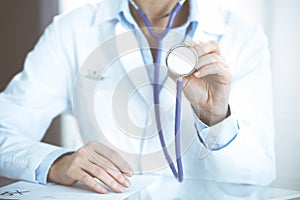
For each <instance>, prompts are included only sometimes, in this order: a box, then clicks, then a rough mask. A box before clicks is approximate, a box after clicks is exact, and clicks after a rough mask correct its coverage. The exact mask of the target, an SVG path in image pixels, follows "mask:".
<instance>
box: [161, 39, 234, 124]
mask: <svg viewBox="0 0 300 200" xmlns="http://www.w3.org/2000/svg"><path fill="white" fill-rule="evenodd" d="M171 52H172V53H171ZM195 54H196V57H195ZM183 58H184V59H185V60H186V61H187V60H188V61H189V62H185V61H184V60H183ZM166 59H167V60H166V64H167V66H168V68H169V70H170V71H171V72H172V73H170V77H172V79H173V80H181V79H183V92H184V94H185V96H186V97H187V99H188V100H189V102H190V103H191V105H192V106H193V108H194V110H195V112H196V113H197V115H198V117H199V118H200V119H201V120H202V121H203V122H204V123H206V124H207V125H214V124H216V123H218V122H220V121H222V120H223V119H225V118H226V116H227V114H228V98H229V93H230V83H231V72H230V69H229V66H228V64H227V63H226V61H225V59H224V58H223V56H222V55H221V52H220V49H219V45H218V44H217V43H216V42H215V41H209V42H206V43H203V42H194V41H188V42H185V43H183V44H182V45H177V46H175V47H173V48H171V49H170V51H169V53H168V54H167V58H166ZM180 60H182V61H180ZM178 63H182V64H181V67H178ZM182 68H184V69H185V70H183V69H182ZM177 77H179V79H178V78H177Z"/></svg>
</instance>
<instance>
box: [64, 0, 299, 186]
mask: <svg viewBox="0 0 300 200" xmlns="http://www.w3.org/2000/svg"><path fill="white" fill-rule="evenodd" d="M89 1H92V2H94V1H98V0H89ZM219 1H220V2H221V3H222V4H224V5H225V6H226V7H229V8H231V9H232V10H233V12H235V13H237V14H239V15H241V16H244V17H246V18H250V19H253V20H254V21H256V22H258V23H260V24H261V25H262V26H263V28H264V30H265V32H266V34H267V36H268V38H269V42H270V50H271V67H272V73H273V90H274V115H275V116H274V120H275V131H276V144H275V145H276V159H277V179H276V181H275V182H274V185H275V186H277V187H283V188H290V189H298V190H300V145H299V144H300V106H299V104H300V64H299V61H298V60H299V59H300V56H299V55H298V54H300V1H299V0H285V1H283V0H219ZM83 2H87V0H61V8H62V11H66V10H69V9H70V8H72V7H74V6H75V7H76V6H78V5H80V4H82V3H83ZM262 98H263V97H262ZM72 120H73V119H72V118H70V117H67V118H65V119H64V122H65V123H63V124H64V125H63V131H64V132H65V133H67V134H68V137H64V138H65V139H63V140H64V142H65V145H66V146H67V147H77V146H79V145H80V143H79V142H78V135H77V134H78V133H77V131H76V127H75V128H74V126H75V125H74V123H73V122H72ZM72 129H73V130H72ZM70 130H71V131H70ZM70 134H71V135H74V136H73V137H72V138H70Z"/></svg>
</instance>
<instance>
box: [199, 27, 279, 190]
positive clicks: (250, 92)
mask: <svg viewBox="0 0 300 200" xmlns="http://www.w3.org/2000/svg"><path fill="white" fill-rule="evenodd" d="M241 26H243V25H241ZM243 27H244V28H243V29H242V30H240V32H239V33H237V34H236V37H235V38H234V39H231V40H229V41H230V42H229V43H231V44H229V45H228V47H229V48H228V50H229V51H230V48H233V49H234V48H235V49H237V51H236V52H235V55H237V57H236V61H235V63H234V65H235V66H231V67H232V73H233V79H232V84H231V93H230V99H229V104H230V107H231V109H232V110H233V111H234V115H235V117H234V118H236V120H237V123H238V127H239V130H238V133H237V136H236V138H235V139H234V140H233V141H232V142H231V143H230V144H229V145H227V146H226V147H224V148H221V149H219V150H217V151H211V152H210V153H209V154H208V155H207V156H206V157H205V158H203V162H204V165H205V168H206V170H207V172H208V174H209V176H210V177H211V178H212V179H214V180H217V181H221V182H234V183H247V184H259V185H267V184H270V183H271V181H273V180H274V178H275V156H274V127H273V111H272V107H273V106H272V85H271V82H272V80H271V72H270V68H269V51H268V42H267V39H266V37H265V36H264V34H263V32H262V30H261V29H260V28H259V27H258V26H256V25H249V26H247V27H245V26H243ZM224 37H226V36H224ZM241 38H242V39H241ZM225 39H226V38H224V40H225ZM237 43H238V44H237ZM236 46H238V48H237V47H236ZM222 123H224V122H222ZM225 123H233V121H232V120H228V121H227V122H225ZM223 126H225V125H224V124H223ZM221 127H222V126H221ZM202 130H203V129H202ZM229 130H230V129H226V128H219V131H220V133H219V134H220V135H221V136H222V135H223V136H224V135H229V136H230V137H231V136H232V135H234V134H235V133H232V132H228V131H229ZM231 130H232V131H236V129H231ZM200 131H201V130H200ZM222 131H223V132H222ZM226 131H227V132H226ZM211 135H212V137H210V136H211ZM213 136H214V134H213V131H212V133H210V132H208V133H207V136H206V138H205V139H206V141H207V140H209V141H213V140H214V139H215V140H217V139H218V137H216V138H213ZM215 143H217V141H215Z"/></svg>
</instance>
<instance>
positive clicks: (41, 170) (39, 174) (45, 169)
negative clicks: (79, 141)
mask: <svg viewBox="0 0 300 200" xmlns="http://www.w3.org/2000/svg"><path fill="white" fill-rule="evenodd" d="M71 153H74V151H70V150H67V149H57V150H55V151H53V152H52V153H50V154H49V155H48V156H46V157H45V159H44V160H43V161H42V162H41V164H40V165H39V167H38V168H37V169H36V170H35V177H36V181H37V182H38V183H41V184H47V177H48V173H49V170H50V167H51V166H52V164H53V163H54V162H55V160H56V159H58V158H59V157H60V156H62V155H65V154H71Z"/></svg>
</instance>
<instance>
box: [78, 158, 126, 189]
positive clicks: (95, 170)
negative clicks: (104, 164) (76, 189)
mask: <svg viewBox="0 0 300 200" xmlns="http://www.w3.org/2000/svg"><path fill="white" fill-rule="evenodd" d="M82 169H83V170H84V171H86V172H87V173H88V174H89V176H90V177H95V178H97V179H99V180H100V181H101V182H103V183H104V184H105V185H107V186H108V187H110V188H111V189H112V190H114V191H115V192H118V193H122V192H123V191H124V187H123V186H122V185H120V184H119V183H118V182H117V181H116V180H115V179H114V178H113V177H112V176H110V174H108V173H107V172H106V171H105V170H104V169H102V168H101V167H99V166H97V165H93V164H84V165H83V166H82ZM87 180H89V178H87ZM84 181H85V180H84ZM87 183H88V184H89V183H90V182H87ZM96 183H97V182H96ZM91 184H92V185H91V186H92V187H93V186H94V185H93V184H94V182H92V183H91ZM97 184H98V185H100V184H99V183H97ZM100 186H101V185H100ZM101 187H102V188H103V186H101ZM106 192H107V190H106V189H105V188H104V193H106Z"/></svg>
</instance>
